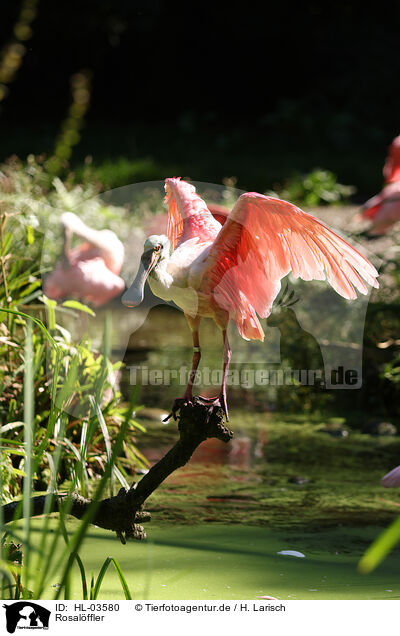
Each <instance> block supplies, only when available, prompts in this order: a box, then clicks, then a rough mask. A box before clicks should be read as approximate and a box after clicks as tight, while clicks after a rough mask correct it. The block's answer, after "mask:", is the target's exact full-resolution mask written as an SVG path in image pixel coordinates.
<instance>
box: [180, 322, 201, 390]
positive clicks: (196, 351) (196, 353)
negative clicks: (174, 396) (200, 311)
mask: <svg viewBox="0 0 400 636" xmlns="http://www.w3.org/2000/svg"><path fill="white" fill-rule="evenodd" d="M192 337H193V358H192V370H191V371H190V375H189V382H188V385H187V387H186V391H185V394H184V396H183V399H184V400H185V401H186V402H190V401H191V400H192V398H193V382H194V381H195V378H196V372H197V368H198V366H199V362H200V358H201V349H200V340H199V332H198V331H192Z"/></svg>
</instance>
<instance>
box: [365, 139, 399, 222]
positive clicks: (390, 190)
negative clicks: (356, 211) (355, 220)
mask: <svg viewBox="0 0 400 636" xmlns="http://www.w3.org/2000/svg"><path fill="white" fill-rule="evenodd" d="M383 176H384V180H385V185H384V187H383V189H382V190H381V192H379V194H377V195H375V196H374V197H372V198H371V199H368V201H366V203H364V205H363V209H362V212H361V215H360V216H361V218H363V219H367V220H368V221H369V222H370V227H369V232H370V234H375V235H381V234H385V232H387V231H388V230H389V229H390V228H391V227H393V225H394V224H395V223H397V222H398V221H399V220H400V135H399V136H398V137H395V139H393V141H392V143H391V145H390V147H389V151H388V155H387V157H386V161H385V165H384V167H383Z"/></svg>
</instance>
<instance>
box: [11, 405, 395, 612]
mask: <svg viewBox="0 0 400 636" xmlns="http://www.w3.org/2000/svg"><path fill="white" fill-rule="evenodd" d="M144 414H146V413H144ZM147 415H149V413H147ZM150 415H156V412H153V411H152V412H150ZM146 424H147V429H148V430H147V433H146V434H145V435H144V436H143V437H142V438H141V439H140V446H141V448H142V449H143V450H144V451H145V452H146V453H147V454H148V456H149V457H150V458H151V459H152V461H153V462H154V461H156V460H157V458H158V457H159V456H160V455H162V454H163V452H164V451H166V450H167V449H168V448H169V447H170V446H171V445H172V444H173V443H174V441H175V440H176V438H177V430H176V423H174V422H171V423H170V424H168V425H167V426H165V425H162V424H161V423H160V422H158V421H156V420H152V421H151V420H147V421H146ZM347 424H348V423H346V422H345V421H343V420H340V419H338V418H333V419H332V418H326V419H325V420H322V419H321V417H316V416H315V417H314V418H311V417H310V416H302V417H300V416H297V417H296V416H289V415H287V414H285V415H284V416H281V415H279V414H256V413H247V412H239V411H235V412H233V413H232V419H231V422H230V425H231V427H232V429H233V430H234V431H235V438H234V440H233V441H232V442H230V443H229V444H227V445H225V444H223V443H222V442H219V441H217V440H208V441H207V442H205V443H204V444H202V445H201V446H200V447H199V448H198V449H197V451H196V453H195V454H194V455H193V457H192V460H191V462H190V463H189V464H187V465H186V466H185V467H184V468H182V469H180V470H178V471H175V472H174V473H173V474H172V475H171V476H170V477H169V478H168V479H167V480H166V481H165V482H164V483H163V484H162V486H161V487H160V488H159V489H158V490H157V491H156V492H155V493H153V495H152V496H151V497H150V498H149V499H148V501H147V503H146V509H147V510H149V511H150V512H151V515H152V521H151V522H150V523H148V524H146V531H147V534H148V539H147V540H146V541H145V542H133V543H129V544H128V545H126V546H123V545H121V544H120V543H119V541H118V540H117V538H116V537H115V535H114V534H111V533H108V532H106V531H103V530H101V529H98V528H92V527H91V528H90V531H89V534H88V535H87V537H86V539H85V542H84V544H83V547H82V549H81V551H80V556H81V558H82V560H83V562H84V565H85V568H86V572H87V576H88V578H90V576H91V573H92V572H94V573H95V576H96V575H97V573H98V572H99V569H100V567H101V565H102V563H103V562H104V560H105V558H106V557H107V556H113V557H115V558H116V559H117V560H118V562H119V564H120V566H121V568H122V570H123V572H124V575H125V577H126V579H127V582H128V585H129V588H130V591H131V594H132V596H133V597H134V598H137V599H146V598H147V599H178V600H179V599H215V598H216V599H252V598H256V597H257V596H263V595H265V596H273V597H278V598H280V599H392V598H399V597H400V548H395V549H394V550H393V552H392V553H391V554H390V555H389V556H388V557H387V558H386V559H385V560H384V561H383V562H382V563H381V564H380V566H379V567H378V568H377V569H376V570H375V571H374V572H372V573H371V574H368V575H362V574H360V573H359V572H358V571H357V563H358V561H359V559H360V557H361V556H362V554H363V553H364V551H365V550H366V548H367V547H368V546H369V545H370V543H371V542H372V541H373V540H374V539H375V538H376V537H377V536H378V534H379V533H380V532H381V531H382V530H383V529H384V528H385V527H386V526H387V525H388V524H389V523H390V522H391V521H392V520H393V519H395V518H396V516H397V515H398V512H399V506H400V496H399V493H398V491H397V490H396V489H391V490H387V489H384V488H382V487H381V486H380V483H379V481H380V478H381V477H382V475H383V474H384V473H385V472H386V471H387V470H389V469H390V468H391V467H393V466H394V465H396V463H397V461H398V457H399V455H400V442H399V440H398V439H397V438H396V437H373V436H370V435H364V434H361V433H357V432H355V431H354V430H351V429H350V427H348V429H349V434H348V436H347V437H335V436H332V435H330V434H329V433H327V432H326V430H331V429H333V430H335V427H337V426H339V428H343V429H344V428H345V427H346V426H347ZM138 478H140V476H139V477H138ZM294 478H295V479H294ZM296 482H298V483H296ZM53 523H54V524H56V519H54V522H53ZM41 524H42V521H41V519H36V520H34V521H33V529H34V532H33V533H32V540H33V543H34V544H36V545H38V543H39V537H40V528H41ZM77 525H78V522H77V521H76V520H74V519H70V521H69V523H68V530H69V532H70V533H72V532H73V531H74V529H75V528H76V527H77ZM18 526H19V527H21V525H20V524H18ZM62 545H63V542H62V540H61V539H60V542H59V544H58V547H57V549H56V550H55V552H54V554H59V552H60V550H61V546H62ZM282 550H295V551H298V552H301V553H303V554H304V555H305V557H304V558H299V557H293V556H283V555H278V554H277V553H278V552H280V551H282ZM49 562H50V563H51V562H52V559H49ZM60 579H61V576H60V573H57V572H56V573H54V574H53V575H52V576H51V578H50V580H49V581H48V582H47V584H46V589H45V592H44V598H52V597H53V596H54V594H55V592H56V589H57V588H56V587H54V586H56V585H57V584H58V583H59V581H60ZM71 589H72V594H73V598H77V599H79V598H81V597H82V592H81V589H82V588H81V584H80V576H79V571H78V568H77V566H76V565H74V567H73V580H72V586H71ZM100 598H102V599H121V598H123V593H122V589H121V586H120V583H119V580H118V578H117V575H116V574H115V573H114V571H113V570H112V569H111V567H110V568H109V570H108V572H107V574H106V576H105V579H104V582H103V586H102V588H101V593H100Z"/></svg>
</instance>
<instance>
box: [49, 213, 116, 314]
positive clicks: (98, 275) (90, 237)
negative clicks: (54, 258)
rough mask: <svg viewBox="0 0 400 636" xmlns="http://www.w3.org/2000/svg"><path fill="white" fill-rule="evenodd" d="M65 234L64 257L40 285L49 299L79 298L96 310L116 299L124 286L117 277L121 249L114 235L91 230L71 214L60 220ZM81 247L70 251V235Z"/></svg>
mask: <svg viewBox="0 0 400 636" xmlns="http://www.w3.org/2000/svg"><path fill="white" fill-rule="evenodd" d="M61 222H62V224H63V227H64V231H65V232H66V240H65V243H64V254H63V256H62V258H61V259H60V260H59V261H58V263H57V264H56V267H55V268H54V270H53V271H52V273H51V274H50V275H49V276H48V277H47V278H46V280H45V282H44V286H43V289H44V293H45V294H46V296H48V297H49V298H52V299H54V300H61V299H63V298H71V297H72V298H79V299H80V300H83V301H84V302H89V303H91V304H93V305H94V306H96V307H98V306H100V305H104V304H105V303H106V302H108V301H109V300H111V299H112V298H115V296H118V295H120V294H121V293H122V292H123V290H124V289H125V283H124V281H123V280H122V278H121V277H120V276H118V274H119V272H120V271H121V267H122V263H123V260H124V247H123V245H122V243H121V241H120V240H119V239H118V238H117V236H116V235H115V234H114V232H111V231H110V230H93V229H92V228H89V227H88V226H87V225H85V224H84V223H83V221H81V219H79V217H77V216H76V215H75V214H73V213H72V212H66V213H65V214H63V215H62V217H61ZM73 233H74V234H77V235H78V236H79V237H81V238H83V239H85V243H82V244H81V245H78V246H77V247H75V248H73V249H70V247H69V241H70V238H71V236H72V234H73Z"/></svg>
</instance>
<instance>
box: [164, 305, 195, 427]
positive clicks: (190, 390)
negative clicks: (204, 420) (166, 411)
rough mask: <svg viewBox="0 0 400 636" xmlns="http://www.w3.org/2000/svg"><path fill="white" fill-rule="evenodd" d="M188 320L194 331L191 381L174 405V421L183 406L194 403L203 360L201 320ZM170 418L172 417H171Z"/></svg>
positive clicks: (187, 317)
mask: <svg viewBox="0 0 400 636" xmlns="http://www.w3.org/2000/svg"><path fill="white" fill-rule="evenodd" d="M186 319H187V321H188V323H189V327H190V329H191V331H192V338H193V358H192V369H191V371H190V374H189V381H188V384H187V387H186V391H185V393H184V396H183V397H182V398H175V400H174V401H173V404H172V409H171V411H172V415H173V416H174V419H176V413H177V411H179V409H180V407H181V406H182V404H187V403H188V402H189V403H190V402H192V399H193V382H194V381H195V378H196V371H197V368H198V366H199V362H200V358H201V349H200V339H199V324H200V319H199V318H190V317H189V316H186ZM169 417H170V416H169Z"/></svg>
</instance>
